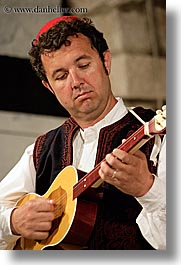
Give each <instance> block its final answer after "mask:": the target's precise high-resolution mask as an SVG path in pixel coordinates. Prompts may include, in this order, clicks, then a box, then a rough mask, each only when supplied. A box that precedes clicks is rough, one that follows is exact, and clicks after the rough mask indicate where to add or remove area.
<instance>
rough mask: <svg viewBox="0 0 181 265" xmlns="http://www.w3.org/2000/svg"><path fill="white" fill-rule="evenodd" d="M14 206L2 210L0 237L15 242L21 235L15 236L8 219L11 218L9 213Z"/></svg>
mask: <svg viewBox="0 0 181 265" xmlns="http://www.w3.org/2000/svg"><path fill="white" fill-rule="evenodd" d="M14 209H15V208H13V209H12V208H11V209H7V210H6V211H4V213H3V215H2V217H1V218H2V220H1V222H2V223H1V226H2V239H3V240H4V241H6V242H9V243H11V242H16V241H17V240H18V238H20V237H21V236H16V235H13V234H12V231H11V225H10V219H11V213H12V211H13V210H14Z"/></svg>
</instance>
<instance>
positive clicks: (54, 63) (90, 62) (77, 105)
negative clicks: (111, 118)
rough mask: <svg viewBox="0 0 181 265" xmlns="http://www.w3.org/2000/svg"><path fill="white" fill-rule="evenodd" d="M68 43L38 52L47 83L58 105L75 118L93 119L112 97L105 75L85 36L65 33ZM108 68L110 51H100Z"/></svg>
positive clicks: (97, 55) (100, 62) (98, 58)
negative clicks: (52, 50) (56, 48)
mask: <svg viewBox="0 0 181 265" xmlns="http://www.w3.org/2000/svg"><path fill="white" fill-rule="evenodd" d="M68 40H70V42H71V44H70V45H69V46H65V45H62V47H61V48H60V49H59V50H57V51H54V52H51V53H45V54H43V55H41V59H42V63H43V66H44V69H45V72H46V76H47V79H48V82H49V84H48V83H46V82H44V81H43V84H44V85H45V86H46V87H48V88H49V89H52V90H53V91H54V93H55V96H56V97H57V99H58V101H59V102H60V103H61V105H62V106H63V107H64V108H65V109H66V110H67V111H68V112H69V113H70V114H71V115H72V116H73V117H74V118H75V120H77V121H78V122H79V120H82V121H89V120H90V121H91V120H96V119H98V117H99V116H100V115H101V114H102V113H103V112H104V111H105V109H106V106H107V104H108V102H109V100H110V97H112V92H111V88H110V81H109V76H108V75H107V74H106V71H105V68H104V66H103V63H102V61H101V59H100V56H99V54H98V52H97V50H96V49H93V48H92V47H91V43H90V41H89V39H88V38H87V37H85V36H84V35H82V34H79V35H78V37H74V36H72V37H69V38H68ZM104 58H105V67H106V69H107V71H108V73H109V72H110V64H111V55H110V52H109V51H106V52H105V53H104Z"/></svg>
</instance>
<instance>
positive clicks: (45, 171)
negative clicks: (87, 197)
mask: <svg viewBox="0 0 181 265" xmlns="http://www.w3.org/2000/svg"><path fill="white" fill-rule="evenodd" d="M134 110H135V112H136V113H137V114H138V115H139V116H140V117H141V118H142V119H143V120H144V121H145V122H146V121H149V120H150V119H151V118H152V117H153V116H154V115H155V113H154V112H153V111H151V110H145V109H143V108H141V107H139V108H135V109H134ZM141 125H142V124H141V123H140V122H139V121H138V120H137V119H136V118H135V117H134V116H133V115H132V114H131V113H128V114H127V115H125V116H124V117H123V118H122V119H121V120H119V121H117V122H115V123H114V124H111V125H109V126H107V127H105V128H103V129H101V131H100V135H99V142H98V148H97V155H96V162H95V165H97V164H98V163H99V162H100V161H102V160H103V159H104V157H105V156H106V154H107V153H110V152H112V150H113V149H114V148H116V147H117V146H119V145H120V144H121V143H122V140H123V139H126V138H128V137H129V136H130V135H132V133H133V132H135V131H136V130H137V129H138V128H139V127H140V126H141ZM78 129H79V126H78V124H77V123H76V122H75V120H74V119H73V118H71V117H70V118H69V119H68V120H67V121H66V122H65V123H64V124H63V125H61V126H60V127H58V128H56V129H54V130H52V131H50V132H48V133H46V134H44V135H42V136H40V137H38V138H37V140H36V143H35V148H34V164H35V168H36V172H37V175H36V193H38V194H40V195H43V194H44V193H45V192H46V191H47V190H48V189H49V187H50V185H51V183H52V182H53V180H54V179H55V177H56V176H57V175H58V173H59V172H60V171H61V170H62V169H63V168H65V167H66V166H68V165H71V164H72V161H73V148H72V141H73V137H74V135H75V133H76V131H77V130H78ZM153 143H154V139H151V140H149V141H148V142H147V143H146V144H145V145H144V146H143V147H142V148H141V150H142V151H143V152H144V153H145V155H146V157H147V161H148V166H149V169H150V171H151V172H152V173H156V167H154V165H153V163H152V162H151V161H150V160H149V157H150V154H151V151H152V147H153ZM97 192H98V193H99V194H100V193H101V194H102V196H98V197H99V198H100V199H99V200H98V214H97V218H96V223H95V227H94V230H93V233H92V235H91V237H90V240H89V242H88V249H122V250H123V249H153V248H152V247H151V246H150V245H149V243H148V242H147V241H146V240H145V239H144V238H143V236H142V234H141V232H140V230H139V227H138V225H137V224H136V218H137V216H138V215H139V213H140V212H141V210H142V207H141V205H140V204H139V203H138V202H137V200H136V199H135V198H134V197H132V196H130V195H127V194H124V193H122V192H121V191H119V190H118V189H116V188H115V187H114V186H112V185H110V184H108V183H103V185H102V186H101V187H100V188H98V189H97Z"/></svg>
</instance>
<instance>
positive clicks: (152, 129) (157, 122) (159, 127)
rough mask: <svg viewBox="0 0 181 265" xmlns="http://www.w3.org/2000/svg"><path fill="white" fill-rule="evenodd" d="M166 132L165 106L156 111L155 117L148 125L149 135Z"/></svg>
mask: <svg viewBox="0 0 181 265" xmlns="http://www.w3.org/2000/svg"><path fill="white" fill-rule="evenodd" d="M165 131H166V105H164V106H163V107H162V109H161V110H160V109H159V110H157V111H156V115H155V116H154V118H153V119H152V120H151V121H150V123H149V133H150V134H163V133H165Z"/></svg>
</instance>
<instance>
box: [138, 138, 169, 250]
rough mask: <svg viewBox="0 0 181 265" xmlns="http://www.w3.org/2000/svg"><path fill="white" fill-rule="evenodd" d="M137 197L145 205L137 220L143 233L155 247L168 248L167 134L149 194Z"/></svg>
mask: <svg viewBox="0 0 181 265" xmlns="http://www.w3.org/2000/svg"><path fill="white" fill-rule="evenodd" d="M136 199H137V200H138V202H139V203H140V204H141V205H142V207H143V209H142V211H141V213H140V214H139V216H138V217H137V220H136V221H137V224H138V226H139V228H140V230H141V233H142V235H143V236H144V237H145V239H146V240H147V241H148V242H149V243H150V244H151V245H152V246H153V247H154V248H155V249H160V250H161V249H162V250H163V249H166V136H165V137H164V139H163V142H162V146H161V150H160V155H159V160H158V169H157V175H156V176H155V179H154V183H153V185H152V187H151V189H150V190H149V191H148V193H147V194H145V195H144V196H142V197H139V198H136Z"/></svg>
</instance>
